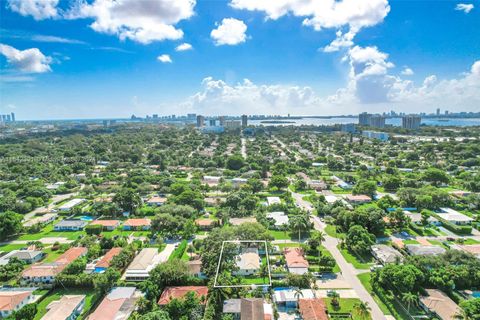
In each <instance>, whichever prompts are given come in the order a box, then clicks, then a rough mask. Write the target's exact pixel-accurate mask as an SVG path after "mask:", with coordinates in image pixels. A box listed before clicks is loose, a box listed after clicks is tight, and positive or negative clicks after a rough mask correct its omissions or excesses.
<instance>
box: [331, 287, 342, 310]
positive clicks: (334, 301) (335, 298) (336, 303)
mask: <svg viewBox="0 0 480 320" xmlns="http://www.w3.org/2000/svg"><path fill="white" fill-rule="evenodd" d="M330 298H332V302H331V303H332V305H333V306H334V307H338V306H339V305H340V302H339V301H338V299H339V298H340V294H339V293H338V292H337V291H335V290H334V291H332V293H330Z"/></svg>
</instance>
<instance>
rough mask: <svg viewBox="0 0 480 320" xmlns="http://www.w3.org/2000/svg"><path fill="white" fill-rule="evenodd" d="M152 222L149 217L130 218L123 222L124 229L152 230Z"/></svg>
mask: <svg viewBox="0 0 480 320" xmlns="http://www.w3.org/2000/svg"><path fill="white" fill-rule="evenodd" d="M151 224H152V221H151V220H150V219H148V218H141V219H128V220H127V221H125V222H124V223H123V230H150V226H151Z"/></svg>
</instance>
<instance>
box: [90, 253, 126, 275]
mask: <svg viewBox="0 0 480 320" xmlns="http://www.w3.org/2000/svg"><path fill="white" fill-rule="evenodd" d="M122 250H123V249H122V248H112V249H110V250H108V251H107V253H105V255H104V256H103V257H101V258H100V259H98V260H94V261H93V262H92V263H89V264H87V268H86V269H85V271H86V272H87V273H92V272H94V273H103V272H105V270H106V269H107V268H108V267H109V266H110V262H111V261H112V259H113V258H114V257H115V256H117V255H119V254H120V252H122Z"/></svg>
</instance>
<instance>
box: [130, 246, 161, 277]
mask: <svg viewBox="0 0 480 320" xmlns="http://www.w3.org/2000/svg"><path fill="white" fill-rule="evenodd" d="M161 262H162V257H161V255H160V253H159V252H158V248H145V249H142V251H140V253H139V254H138V255H137V256H136V257H135V259H133V261H132V262H131V263H130V265H129V266H128V268H127V270H126V271H125V274H124V276H123V278H124V279H125V280H127V281H143V280H146V279H147V278H148V277H149V273H150V271H151V270H152V269H153V268H155V267H156V266H157V265H158V264H160V263H161Z"/></svg>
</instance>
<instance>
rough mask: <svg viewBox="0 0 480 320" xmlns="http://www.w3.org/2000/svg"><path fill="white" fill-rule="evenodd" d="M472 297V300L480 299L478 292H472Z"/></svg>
mask: <svg viewBox="0 0 480 320" xmlns="http://www.w3.org/2000/svg"><path fill="white" fill-rule="evenodd" d="M472 297H474V298H480V291H473V292H472Z"/></svg>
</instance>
